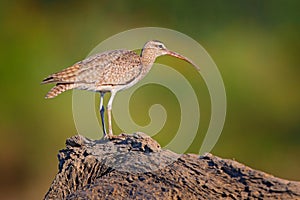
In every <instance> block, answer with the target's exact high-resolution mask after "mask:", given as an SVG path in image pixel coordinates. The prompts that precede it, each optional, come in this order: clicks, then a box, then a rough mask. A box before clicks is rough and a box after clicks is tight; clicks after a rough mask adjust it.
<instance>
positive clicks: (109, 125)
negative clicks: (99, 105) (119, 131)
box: [107, 91, 116, 137]
mask: <svg viewBox="0 0 300 200" xmlns="http://www.w3.org/2000/svg"><path fill="white" fill-rule="evenodd" d="M115 95H116V92H115V91H111V95H110V99H109V101H108V104H107V116H108V137H112V136H113V131H112V124H111V120H112V118H111V109H112V102H113V100H114V98H115Z"/></svg>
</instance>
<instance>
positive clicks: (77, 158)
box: [45, 133, 300, 199]
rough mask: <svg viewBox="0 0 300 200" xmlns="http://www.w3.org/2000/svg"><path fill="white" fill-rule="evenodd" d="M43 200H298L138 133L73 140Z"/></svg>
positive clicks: (297, 195) (297, 186)
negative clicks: (162, 146)
mask: <svg viewBox="0 0 300 200" xmlns="http://www.w3.org/2000/svg"><path fill="white" fill-rule="evenodd" d="M66 146H67V147H66V149H63V150H61V151H60V152H59V154H58V159H59V172H58V173H57V175H56V177H55V179H54V181H53V183H52V185H51V187H50V189H49V191H48V193H47V194H46V196H45V199H300V182H295V181H288V180H283V179H280V178H276V177H273V176H271V175H269V174H266V173H264V172H260V171H257V170H253V169H251V168H249V167H247V166H245V165H243V164H240V163H238V162H236V161H232V160H227V159H221V158H219V157H216V156H213V155H211V154H206V155H203V156H198V155H194V154H184V155H179V154H176V153H174V152H171V151H168V150H163V149H161V148H160V146H159V144H158V143H157V142H156V141H155V140H153V139H151V138H150V137H149V136H146V135H145V134H143V133H135V134H133V135H126V134H122V135H120V136H117V137H115V138H113V139H111V140H97V141H93V140H89V139H87V138H85V137H83V136H79V135H77V136H73V137H71V138H69V139H68V140H67V141H66Z"/></svg>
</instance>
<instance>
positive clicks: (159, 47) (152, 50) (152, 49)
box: [141, 40, 200, 70]
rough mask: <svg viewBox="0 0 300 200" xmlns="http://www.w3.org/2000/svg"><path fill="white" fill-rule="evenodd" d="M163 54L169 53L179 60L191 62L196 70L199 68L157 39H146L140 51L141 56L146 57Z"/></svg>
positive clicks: (155, 56)
mask: <svg viewBox="0 0 300 200" xmlns="http://www.w3.org/2000/svg"><path fill="white" fill-rule="evenodd" d="M163 55H170V56H173V57H176V58H179V59H181V60H185V61H186V62H188V63H190V64H192V65H193V66H194V67H195V68H196V69H197V70H200V69H199V67H198V66H197V65H195V64H194V63H193V62H192V61H191V60H190V59H188V58H186V57H184V56H182V55H180V54H179V53H176V52H174V51H170V50H168V49H167V47H166V46H165V45H164V43H162V42H160V41H158V40H150V41H148V42H147V43H146V44H145V45H144V47H143V49H142V52H141V56H145V57H148V58H154V59H155V58H157V57H159V56H163Z"/></svg>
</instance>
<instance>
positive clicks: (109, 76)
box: [42, 50, 142, 85]
mask: <svg viewBox="0 0 300 200" xmlns="http://www.w3.org/2000/svg"><path fill="white" fill-rule="evenodd" d="M141 67H142V65H141V62H140V57H139V56H138V55H137V54H136V53H135V52H133V51H128V50H113V51H106V52H103V53H100V54H95V55H93V56H90V57H88V58H86V59H84V60H82V61H80V62H78V63H76V64H74V65H72V66H70V67H68V68H66V69H64V70H62V71H60V72H57V73H54V74H51V75H50V76H48V77H47V78H45V79H44V80H43V82H42V83H75V84H76V83H77V84H95V85H119V84H121V85H122V84H126V83H128V82H130V81H132V79H134V78H135V77H136V76H138V75H139V74H140V72H141Z"/></svg>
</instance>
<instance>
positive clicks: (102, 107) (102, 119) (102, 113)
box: [99, 92, 106, 137]
mask: <svg viewBox="0 0 300 200" xmlns="http://www.w3.org/2000/svg"><path fill="white" fill-rule="evenodd" d="M104 95H105V93H104V92H100V107H99V109H100V116H101V123H102V130H103V135H104V137H106V129H105V119H104V112H105V109H104V105H103V99H104Z"/></svg>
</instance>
